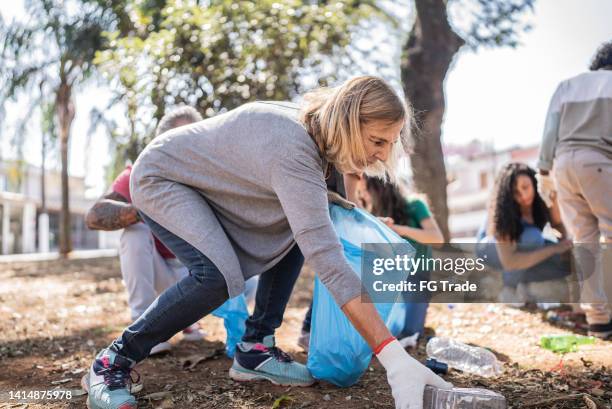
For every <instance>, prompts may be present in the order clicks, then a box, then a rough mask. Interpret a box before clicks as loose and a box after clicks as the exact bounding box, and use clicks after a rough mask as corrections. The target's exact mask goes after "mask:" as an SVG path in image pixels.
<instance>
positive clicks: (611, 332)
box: [589, 320, 612, 339]
mask: <svg viewBox="0 0 612 409" xmlns="http://www.w3.org/2000/svg"><path fill="white" fill-rule="evenodd" d="M589 335H591V336H594V337H597V338H601V339H611V338H612V320H610V321H609V322H608V323H607V324H590V325H589Z"/></svg>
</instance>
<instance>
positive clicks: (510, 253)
mask: <svg viewBox="0 0 612 409" xmlns="http://www.w3.org/2000/svg"><path fill="white" fill-rule="evenodd" d="M537 184H538V183H537V180H536V177H535V171H534V170H533V169H532V168H530V167H529V166H527V165H525V164H523V163H509V164H507V165H506V166H504V167H503V168H502V170H501V171H500V173H499V175H498V177H497V181H496V185H495V191H494V196H493V198H492V200H491V203H490V206H489V215H488V217H487V230H486V231H484V232H481V233H480V237H479V238H478V241H479V243H478V246H477V254H478V256H479V257H481V258H484V259H486V260H487V264H488V265H489V266H490V267H492V268H494V269H499V270H502V271H503V272H502V279H503V284H504V288H503V290H502V293H501V294H500V301H501V302H507V303H516V304H522V303H525V302H540V301H542V302H549V301H556V302H563V301H564V300H567V299H568V297H569V286H568V282H567V279H566V277H567V276H568V275H569V274H570V272H571V270H570V266H569V262H568V261H567V260H568V259H567V258H566V259H563V258H562V257H561V256H560V255H561V254H564V253H567V252H568V251H569V250H570V249H571V248H572V243H571V241H568V240H566V239H562V240H560V241H559V242H554V241H552V240H549V239H547V238H545V236H544V235H543V230H544V227H545V226H546V225H547V224H548V223H550V224H551V226H552V227H553V228H554V229H556V230H557V231H559V232H560V233H561V234H562V233H563V232H564V231H565V230H564V228H563V224H562V223H561V216H560V213H559V206H558V204H557V201H556V200H552V201H551V207H550V208H548V207H547V206H546V204H545V203H544V200H543V199H542V198H541V197H540V195H539V194H538V191H537Z"/></svg>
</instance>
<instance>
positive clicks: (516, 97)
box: [0, 0, 612, 195]
mask: <svg viewBox="0 0 612 409" xmlns="http://www.w3.org/2000/svg"><path fill="white" fill-rule="evenodd" d="M7 4H8V3H7V2H2V4H1V5H0V12H1V13H2V15H3V16H4V18H5V19H10V18H11V17H13V16H15V15H16V16H19V15H22V14H23V12H22V11H20V8H19V2H11V3H10V4H11V6H10V7H9V6H7ZM529 19H530V21H531V23H532V25H533V30H532V31H530V32H528V33H525V34H523V35H522V37H521V45H520V46H519V47H517V48H515V49H511V48H501V49H480V50H478V51H476V52H473V51H469V50H464V51H461V52H460V53H459V54H458V55H457V56H456V58H455V61H454V65H453V68H452V70H451V71H450V72H449V74H448V76H447V79H446V83H445V90H446V102H447V105H446V115H445V119H444V123H443V128H442V130H443V140H444V143H447V144H467V143H469V142H470V141H472V140H480V141H482V142H485V143H488V144H492V145H493V146H494V147H495V149H505V148H508V147H511V146H531V145H536V144H539V143H540V140H541V134H542V129H543V125H544V118H545V115H546V110H547V108H548V103H549V99H550V97H551V96H552V94H553V92H554V90H555V88H556V87H557V85H558V83H559V82H560V81H562V80H564V79H567V78H569V77H571V76H574V75H577V74H579V73H581V72H584V71H586V70H587V69H588V65H589V62H590V59H591V57H592V56H593V54H594V52H595V50H596V49H597V47H598V46H599V45H600V44H601V43H603V42H604V41H609V40H612V24H611V23H610V21H612V1H611V0H536V5H535V10H534V14H533V15H531V16H530V17H529ZM391 57H392V56H390V58H391ZM109 97H110V91H109V90H107V89H103V88H99V87H96V86H93V85H92V86H89V87H88V88H87V89H85V90H84V91H83V92H81V93H80V94H78V95H77V99H76V106H77V116H76V118H75V122H74V124H73V127H72V143H71V146H70V152H71V154H70V171H71V173H73V174H74V175H79V176H83V175H84V176H86V183H87V184H88V185H89V186H90V188H91V189H90V194H91V195H98V194H101V193H102V192H103V191H104V189H105V188H106V185H105V179H104V174H105V173H104V172H105V166H106V165H107V164H108V163H109V161H110V158H109V148H108V143H107V140H106V137H105V136H104V133H103V132H102V131H100V132H98V133H96V134H94V135H93V136H92V137H91V138H87V136H86V135H87V130H88V128H89V111H90V110H91V108H93V107H98V108H100V109H103V108H104V107H105V102H106V101H108V99H109ZM23 110H24V104H23V103H21V104H20V103H17V104H11V105H10V106H8V107H7V113H8V117H9V118H10V117H15V118H16V117H18V116H19V113H20V112H23ZM115 112H116V116H117V117H120V116H121V110H120V108H119V107H117V108H115ZM30 120H31V124H30V125H31V126H29V132H28V143H27V144H26V150H25V156H26V159H27V160H28V161H29V162H31V163H33V164H39V163H40V153H39V146H40V134H39V133H37V123H38V122H37V121H38V119H37V118H36V116H35V117H33V118H31V119H30ZM7 131H8V132H10V129H2V131H1V132H2V133H3V134H6V133H7ZM9 150H10V145H9V141H8V140H7V138H4V139H3V145H2V152H3V155H4V156H7V155H6V152H8V151H9Z"/></svg>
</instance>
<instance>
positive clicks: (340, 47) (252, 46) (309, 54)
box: [95, 0, 381, 160]
mask: <svg viewBox="0 0 612 409" xmlns="http://www.w3.org/2000/svg"><path fill="white" fill-rule="evenodd" d="M135 3H136V5H134V4H133V7H132V9H133V10H134V12H133V13H131V17H132V24H133V27H134V30H133V33H132V34H130V35H127V36H121V35H120V34H119V33H118V32H113V33H108V34H107V38H108V41H109V45H110V47H109V48H108V49H107V50H104V51H100V52H98V54H97V55H96V59H95V62H96V64H97V65H98V66H99V67H100V68H101V70H102V72H103V73H104V74H105V76H106V77H107V78H108V79H109V81H110V82H111V84H112V88H113V89H114V90H116V91H117V93H118V97H119V99H120V100H122V101H123V102H124V103H125V105H126V106H127V117H128V122H129V128H130V131H129V132H127V133H124V134H123V135H121V136H119V135H116V137H118V138H119V139H118V140H117V141H116V142H117V145H118V146H120V145H125V144H133V145H134V144H135V145H139V147H141V146H142V145H143V144H144V143H146V142H147V140H148V138H150V137H151V136H152V135H153V133H154V127H155V125H156V123H157V122H158V121H159V119H160V118H161V117H162V116H163V114H164V112H165V111H166V109H167V108H168V107H172V106H175V105H179V104H188V105H191V106H194V107H196V108H197V109H198V110H199V111H200V112H201V113H202V114H203V115H204V116H213V115H215V114H217V113H219V112H223V111H225V110H229V109H232V108H235V107H237V106H239V105H241V104H243V103H245V102H247V101H253V100H257V99H278V100H286V99H291V98H292V97H294V96H295V95H296V94H298V93H299V92H300V91H302V89H301V84H302V81H303V78H304V76H305V75H306V76H308V75H311V76H312V77H315V78H317V79H318V78H320V77H321V76H323V74H322V73H323V72H324V68H323V64H322V63H323V62H325V63H326V64H329V65H330V66H331V67H334V68H333V71H334V72H337V70H336V67H339V66H343V67H351V65H353V64H355V63H354V62H353V61H352V60H351V59H350V58H348V57H349V53H348V52H347V48H348V46H349V44H350V42H351V39H352V35H353V33H354V29H355V27H357V25H358V24H359V22H360V21H362V20H363V19H367V18H368V17H374V16H378V15H381V13H380V12H379V10H378V9H377V8H376V7H375V6H374V4H373V2H369V1H361V2H351V1H338V2H325V3H323V2H320V3H319V4H316V3H314V2H304V1H297V0H278V1H271V0H260V1H231V0H211V1H201V2H197V1H195V0H191V1H188V0H167V1H165V0H146V1H137V2H135ZM160 4H164V6H163V7H161V8H159V7H158V6H159V5H160ZM324 77H325V78H323V79H324V80H327V81H330V80H334V79H335V78H334V75H333V73H332V75H326V76H324ZM139 150H140V149H139V148H138V149H129V151H130V152H134V153H135V154H137V153H138V151H139ZM130 159H132V160H133V159H135V156H131V157H130Z"/></svg>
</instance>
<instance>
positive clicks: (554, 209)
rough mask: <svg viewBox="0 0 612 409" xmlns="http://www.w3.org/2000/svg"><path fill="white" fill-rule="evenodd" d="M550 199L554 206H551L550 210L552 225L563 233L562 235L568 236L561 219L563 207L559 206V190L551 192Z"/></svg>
mask: <svg viewBox="0 0 612 409" xmlns="http://www.w3.org/2000/svg"><path fill="white" fill-rule="evenodd" d="M550 199H551V201H552V206H551V207H550V208H549V211H550V225H551V226H552V227H553V228H554V229H555V230H557V231H558V232H559V233H561V237H567V231H566V230H565V226H564V225H563V220H561V209H560V208H559V202H558V201H557V192H554V191H553V192H551V193H550Z"/></svg>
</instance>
